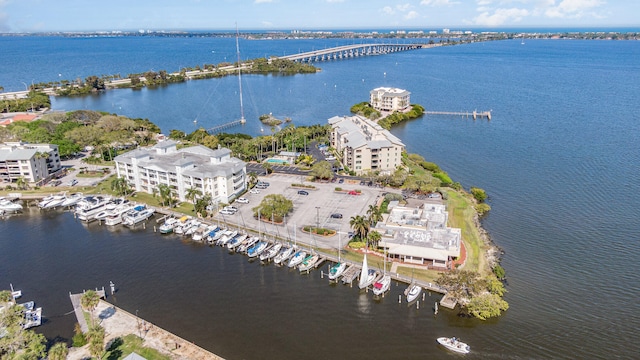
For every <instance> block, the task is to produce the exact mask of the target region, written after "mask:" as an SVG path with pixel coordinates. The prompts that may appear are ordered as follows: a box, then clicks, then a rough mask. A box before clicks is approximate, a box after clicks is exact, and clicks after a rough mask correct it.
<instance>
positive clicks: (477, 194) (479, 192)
mask: <svg viewBox="0 0 640 360" xmlns="http://www.w3.org/2000/svg"><path fill="white" fill-rule="evenodd" d="M471 195H473V197H474V198H475V199H476V200H478V202H483V201H485V200H486V199H487V193H486V192H485V191H484V190H483V189H481V188H478V187H474V186H472V187H471Z"/></svg>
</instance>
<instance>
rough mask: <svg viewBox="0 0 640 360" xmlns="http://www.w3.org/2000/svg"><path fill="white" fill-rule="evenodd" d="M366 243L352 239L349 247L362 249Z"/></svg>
mask: <svg viewBox="0 0 640 360" xmlns="http://www.w3.org/2000/svg"><path fill="white" fill-rule="evenodd" d="M365 246H366V244H365V243H364V242H362V241H352V242H350V243H349V247H350V248H352V249H355V250H358V249H362V248H364V247H365Z"/></svg>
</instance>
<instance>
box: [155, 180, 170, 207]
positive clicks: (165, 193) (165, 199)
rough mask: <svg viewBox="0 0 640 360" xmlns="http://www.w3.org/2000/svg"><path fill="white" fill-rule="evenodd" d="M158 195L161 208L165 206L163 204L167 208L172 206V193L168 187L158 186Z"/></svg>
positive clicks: (165, 185)
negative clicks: (160, 200)
mask: <svg viewBox="0 0 640 360" xmlns="http://www.w3.org/2000/svg"><path fill="white" fill-rule="evenodd" d="M158 193H159V194H160V198H161V199H162V206H165V204H166V205H167V206H169V207H172V206H173V201H174V191H173V189H172V188H171V187H170V186H169V185H167V184H160V185H158Z"/></svg>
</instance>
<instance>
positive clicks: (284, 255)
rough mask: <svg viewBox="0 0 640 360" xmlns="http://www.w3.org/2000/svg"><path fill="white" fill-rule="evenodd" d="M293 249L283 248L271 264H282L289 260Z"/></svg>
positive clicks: (290, 247) (289, 247)
mask: <svg viewBox="0 0 640 360" xmlns="http://www.w3.org/2000/svg"><path fill="white" fill-rule="evenodd" d="M295 250H296V249H295V248H294V247H292V246H286V247H283V248H282V250H280V252H279V253H278V255H276V257H274V258H273V262H274V263H276V264H284V262H285V261H287V260H289V258H290V257H291V255H293V253H294V252H295Z"/></svg>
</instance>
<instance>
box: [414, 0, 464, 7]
mask: <svg viewBox="0 0 640 360" xmlns="http://www.w3.org/2000/svg"><path fill="white" fill-rule="evenodd" d="M454 4H459V2H457V1H451V0H422V1H420V5H426V6H451V5H454Z"/></svg>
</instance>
